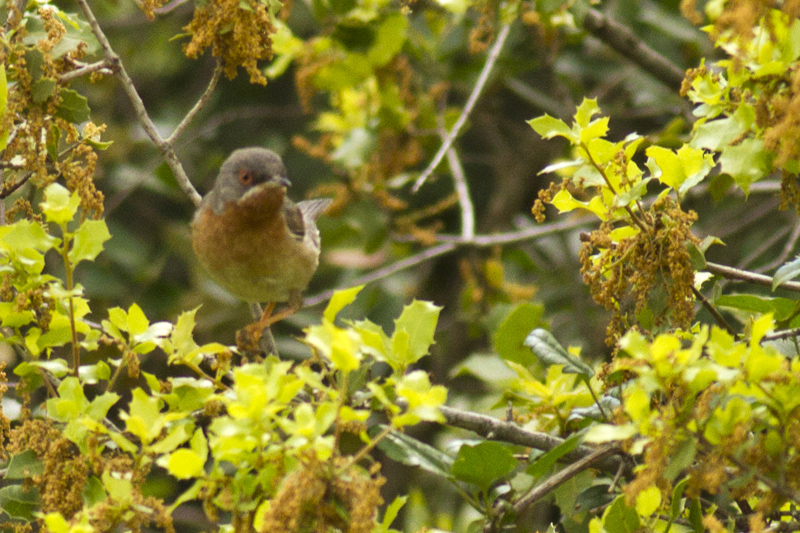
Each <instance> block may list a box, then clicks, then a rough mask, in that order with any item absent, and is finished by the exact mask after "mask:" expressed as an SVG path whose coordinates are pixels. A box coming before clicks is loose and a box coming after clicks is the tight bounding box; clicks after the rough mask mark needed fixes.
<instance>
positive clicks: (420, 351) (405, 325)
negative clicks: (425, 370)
mask: <svg viewBox="0 0 800 533" xmlns="http://www.w3.org/2000/svg"><path fill="white" fill-rule="evenodd" d="M441 310H442V308H441V307H438V306H436V305H433V304H432V303H430V302H421V301H419V300H414V301H413V302H412V303H411V304H410V305H407V306H405V307H404V308H403V312H402V313H400V316H399V317H398V318H397V320H395V321H394V334H393V335H392V341H393V342H394V338H395V336H397V335H398V334H400V333H401V332H406V334H407V336H408V341H407V342H408V349H409V356H410V357H409V358H408V359H406V360H404V361H403V363H404V366H408V365H410V364H413V363H416V362H417V361H419V360H420V359H421V358H422V357H424V356H426V355H428V353H429V352H430V346H431V345H432V344H433V335H434V333H435V331H436V323H437V321H438V320H439V312H440V311H441Z"/></svg>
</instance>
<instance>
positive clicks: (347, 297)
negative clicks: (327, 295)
mask: <svg viewBox="0 0 800 533" xmlns="http://www.w3.org/2000/svg"><path fill="white" fill-rule="evenodd" d="M363 288H364V286H363V285H359V286H358V287H352V288H350V289H345V290H341V291H336V292H334V293H333V296H331V301H330V302H328V307H326V308H325V313H324V314H323V316H324V318H325V320H327V321H329V322H333V321H334V320H336V315H338V314H339V311H341V310H342V309H344V308H345V307H347V306H348V305H350V304H351V303H353V302H354V301H355V299H356V296H358V293H359V292H361V289H363Z"/></svg>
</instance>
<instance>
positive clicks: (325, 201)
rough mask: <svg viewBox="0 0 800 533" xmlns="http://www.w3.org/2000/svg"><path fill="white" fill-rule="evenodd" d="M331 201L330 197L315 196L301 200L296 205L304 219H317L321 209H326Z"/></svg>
mask: <svg viewBox="0 0 800 533" xmlns="http://www.w3.org/2000/svg"><path fill="white" fill-rule="evenodd" d="M332 203H333V199H331V198H315V199H313V200H303V201H302V202H298V203H297V207H298V208H299V209H300V211H301V212H302V213H303V218H304V219H306V220H317V219H318V218H319V216H320V215H321V214H322V212H323V211H325V210H326V209H328V206H330V205H331V204H332Z"/></svg>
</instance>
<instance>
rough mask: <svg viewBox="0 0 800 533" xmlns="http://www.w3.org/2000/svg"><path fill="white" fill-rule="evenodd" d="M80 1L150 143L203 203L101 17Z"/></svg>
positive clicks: (191, 195) (185, 187)
mask: <svg viewBox="0 0 800 533" xmlns="http://www.w3.org/2000/svg"><path fill="white" fill-rule="evenodd" d="M77 2H78V5H79V6H80V8H81V11H83V15H84V16H85V17H86V20H87V21H88V22H89V26H90V27H91V29H92V33H93V34H94V36H95V37H96V38H97V40H98V42H99V43H100V46H101V47H102V48H103V52H104V53H105V56H106V61H108V62H109V63H110V64H111V65H112V67H111V68H112V70H115V71H116V73H117V77H118V78H119V80H120V82H121V83H122V88H123V90H124V91H125V93H126V94H127V95H128V99H129V100H130V102H131V105H132V106H133V109H134V111H135V112H136V116H137V117H138V118H139V124H141V126H142V128H143V129H144V131H145V133H146V134H147V136H148V137H150V140H151V141H153V144H155V145H156V148H158V150H159V152H161V155H162V156H163V157H164V159H165V160H166V162H167V165H168V166H169V168H170V169H171V170H172V173H173V174H174V175H175V179H176V181H177V182H178V185H179V186H180V187H181V188H182V189H183V191H184V192H185V193H186V195H187V196H188V197H189V199H190V200H191V201H192V202H193V203H194V204H195V205H199V204H200V200H202V196H200V193H198V192H197V190H196V189H195V188H194V186H193V185H192V182H191V181H189V177H188V176H187V175H186V171H185V170H184V169H183V165H181V162H180V160H178V156H176V155H175V151H174V150H173V149H172V145H170V144H169V143H168V142H166V141H165V140H164V139H163V138H162V137H161V135H160V134H159V133H158V129H157V128H156V125H155V124H154V123H153V120H152V119H151V118H150V115H148V114H147V109H146V108H145V106H144V102H142V98H141V97H140V96H139V93H138V92H137V91H136V86H135V85H134V84H133V80H132V79H131V77H130V76H129V75H128V72H127V71H126V70H125V66H124V65H123V64H122V61H121V60H120V58H119V56H118V55H117V53H116V52H114V49H113V48H112V47H111V43H110V42H109V40H108V38H107V37H106V35H105V33H103V29H102V28H101V27H100V23H99V22H97V18H96V17H95V16H94V13H93V12H92V9H91V8H90V7H89V4H88V2H87V0H77Z"/></svg>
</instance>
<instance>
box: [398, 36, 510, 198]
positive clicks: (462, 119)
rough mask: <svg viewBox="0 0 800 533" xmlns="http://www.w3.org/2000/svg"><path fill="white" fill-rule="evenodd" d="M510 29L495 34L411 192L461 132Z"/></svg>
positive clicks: (416, 189) (422, 180) (421, 182)
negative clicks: (470, 86) (465, 96)
mask: <svg viewBox="0 0 800 533" xmlns="http://www.w3.org/2000/svg"><path fill="white" fill-rule="evenodd" d="M510 29H511V26H510V25H508V24H506V25H504V26H503V27H502V28H500V32H499V33H498V34H497V40H496V41H495V42H494V44H493V45H492V48H491V49H490V50H489V55H488V56H487V57H486V64H484V65H483V70H481V73H480V75H479V76H478V81H476V82H475V87H474V88H473V89H472V94H470V95H469V99H468V100H467V104H466V105H465V106H464V109H463V111H461V114H460V115H459V116H458V119H456V123H455V124H453V129H452V130H450V133H448V134H447V137H446V138H445V140H444V142H443V143H442V146H441V147H440V148H439V151H438V152H436V155H435V156H433V160H432V161H431V163H430V164H429V165H428V168H426V169H425V170H424V171H423V172H422V174H421V175H420V177H419V178H417V181H416V182H415V183H414V187H413V188H412V189H411V190H412V191H413V192H417V191H418V190H419V188H420V187H422V184H423V183H425V180H427V179H428V177H429V176H430V175H431V174H433V171H434V170H436V167H438V166H439V163H441V162H442V159H443V158H444V156H445V155H446V154H447V151H448V150H449V149H450V146H452V145H453V141H455V139H456V137H457V136H458V134H459V132H460V131H461V128H462V127H463V126H464V123H466V122H467V117H469V114H470V113H471V112H472V108H473V107H475V103H476V102H477V101H478V98H479V97H480V95H481V93H483V87H484V86H485V85H486V82H487V81H488V80H489V74H491V72H492V68H493V67H494V64H495V63H496V62H497V58H498V57H500V51H501V50H502V49H503V45H504V44H505V42H506V38H507V37H508V32H509V30H510Z"/></svg>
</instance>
